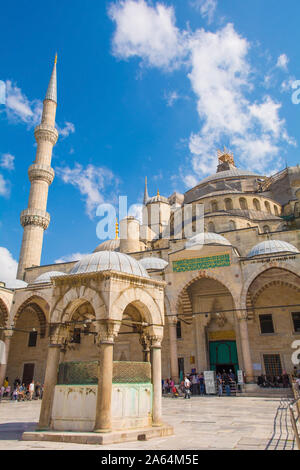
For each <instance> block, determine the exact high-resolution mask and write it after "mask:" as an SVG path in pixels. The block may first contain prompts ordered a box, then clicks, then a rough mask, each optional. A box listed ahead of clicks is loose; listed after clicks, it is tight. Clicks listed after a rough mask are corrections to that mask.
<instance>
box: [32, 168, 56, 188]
mask: <svg viewBox="0 0 300 470" xmlns="http://www.w3.org/2000/svg"><path fill="white" fill-rule="evenodd" d="M54 175H55V173H54V170H53V168H51V166H49V165H43V164H41V163H33V165H30V167H29V168H28V176H29V180H30V182H31V183H32V182H33V181H36V180H42V181H46V183H48V184H49V186H50V184H51V183H52V181H53V179H54Z"/></svg>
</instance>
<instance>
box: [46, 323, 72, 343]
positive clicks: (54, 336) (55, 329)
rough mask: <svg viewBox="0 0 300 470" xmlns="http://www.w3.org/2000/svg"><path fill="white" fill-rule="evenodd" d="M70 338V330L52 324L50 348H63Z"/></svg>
mask: <svg viewBox="0 0 300 470" xmlns="http://www.w3.org/2000/svg"><path fill="white" fill-rule="evenodd" d="M67 338H68V328H66V327H64V326H62V325H56V324H51V325H50V330H49V347H63V346H64V345H65V344H66V341H67Z"/></svg>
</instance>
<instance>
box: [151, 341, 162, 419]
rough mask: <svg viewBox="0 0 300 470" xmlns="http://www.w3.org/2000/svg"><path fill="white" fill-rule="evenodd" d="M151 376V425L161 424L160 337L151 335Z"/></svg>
mask: <svg viewBox="0 0 300 470" xmlns="http://www.w3.org/2000/svg"><path fill="white" fill-rule="evenodd" d="M151 377H152V385H153V402H152V407H153V408H152V426H161V425H162V422H161V400H162V383H161V338H160V337H155V336H153V337H151Z"/></svg>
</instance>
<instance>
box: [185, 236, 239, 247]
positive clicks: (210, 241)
mask: <svg viewBox="0 0 300 470" xmlns="http://www.w3.org/2000/svg"><path fill="white" fill-rule="evenodd" d="M195 245H229V246H231V243H230V242H229V241H228V240H227V239H226V238H225V237H223V236H222V235H219V234H218V233H214V232H202V233H197V235H194V236H193V237H192V238H190V239H189V240H188V241H187V242H186V244H185V247H186V248H191V247H192V246H195Z"/></svg>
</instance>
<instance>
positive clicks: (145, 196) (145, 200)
mask: <svg viewBox="0 0 300 470" xmlns="http://www.w3.org/2000/svg"><path fill="white" fill-rule="evenodd" d="M148 199H149V194H148V187H147V176H145V190H144V201H143V203H144V205H146V203H147V201H148Z"/></svg>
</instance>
